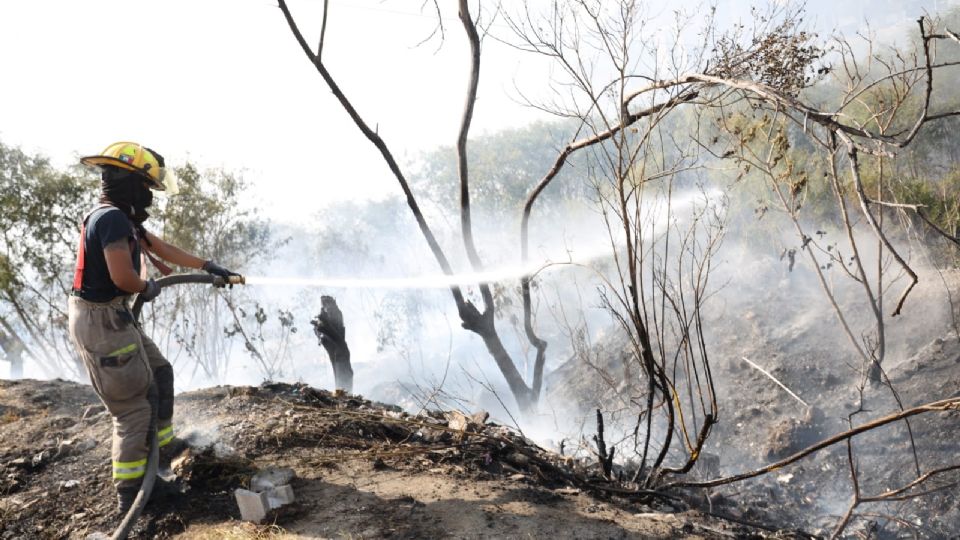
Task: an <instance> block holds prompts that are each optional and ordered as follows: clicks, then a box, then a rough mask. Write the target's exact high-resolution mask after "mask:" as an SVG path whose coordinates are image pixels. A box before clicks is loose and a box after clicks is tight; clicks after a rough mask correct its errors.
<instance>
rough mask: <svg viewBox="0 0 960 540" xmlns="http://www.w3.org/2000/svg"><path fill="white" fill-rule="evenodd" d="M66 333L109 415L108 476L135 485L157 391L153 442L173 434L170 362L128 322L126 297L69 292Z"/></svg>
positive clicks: (168, 439)
mask: <svg viewBox="0 0 960 540" xmlns="http://www.w3.org/2000/svg"><path fill="white" fill-rule="evenodd" d="M69 314H70V315H69V316H70V338H71V340H73V343H74V345H75V346H76V348H77V352H78V353H79V354H80V357H81V358H82V359H83V363H84V365H85V366H86V368H87V373H88V374H89V375H90V381H91V382H92V383H93V388H94V390H96V392H97V395H98V396H100V399H101V400H102V401H103V404H104V405H105V406H106V407H107V410H108V411H109V412H110V414H111V415H112V416H113V456H112V459H113V480H114V484H115V485H116V486H117V487H118V488H127V487H135V486H139V485H140V483H141V481H142V479H143V475H144V473H145V472H146V468H147V456H148V454H149V446H148V444H147V443H148V437H147V435H148V431H149V428H150V416H151V403H150V401H149V400H148V397H147V393H148V390H149V388H150V385H151V384H153V383H156V387H157V391H158V399H157V401H156V406H157V442H158V444H159V445H160V446H161V447H162V446H165V445H167V444H169V443H170V442H171V441H172V440H173V438H174V433H173V423H172V420H173V368H172V367H171V366H170V363H169V362H167V359H166V358H164V357H163V354H161V353H160V349H158V348H157V345H156V344H155V343H154V342H153V340H151V339H150V338H149V337H147V336H146V335H144V333H143V331H142V330H140V328H138V327H137V326H136V325H135V324H134V323H133V316H132V314H131V313H130V310H129V309H128V308H127V305H126V297H117V298H115V299H114V300H112V301H110V302H105V303H97V302H88V301H86V300H83V299H82V298H79V297H76V296H71V297H70V301H69Z"/></svg>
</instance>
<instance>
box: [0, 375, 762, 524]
mask: <svg viewBox="0 0 960 540" xmlns="http://www.w3.org/2000/svg"><path fill="white" fill-rule="evenodd" d="M452 418H455V420H454V421H453V422H448V419H447V417H445V416H444V415H443V414H439V413H435V414H432V415H423V416H417V417H411V416H409V415H406V414H404V413H401V412H399V410H398V409H396V408H393V407H387V406H381V405H377V404H373V403H370V402H367V401H364V400H362V399H361V398H359V397H356V396H339V395H331V394H329V393H327V392H323V391H318V390H315V389H312V388H310V387H306V386H299V385H284V384H265V385H263V386H260V387H242V388H228V387H217V388H211V389H206V390H201V391H197V392H190V393H187V394H182V395H180V396H178V398H177V413H176V423H177V425H179V426H184V428H185V433H186V436H187V438H188V439H189V440H190V441H191V445H192V449H191V450H190V451H189V454H187V455H185V457H186V459H184V460H183V461H182V463H181V464H180V468H179V469H178V472H179V474H180V475H181V478H182V479H183V480H182V483H183V485H184V489H185V492H184V493H183V494H181V495H180V496H178V497H174V498H167V499H163V500H160V501H156V502H151V505H150V506H148V509H147V512H146V513H145V515H144V517H142V518H141V520H140V522H139V523H138V526H137V528H136V530H135V534H134V536H135V537H136V538H169V537H180V538H211V539H212V538H263V537H283V538H386V537H389V538H531V537H543V538H679V537H684V538H762V537H769V536H771V534H770V533H767V532H765V531H764V530H763V529H759V528H753V527H750V526H745V525H741V524H737V523H733V522H730V521H723V520H720V519H718V518H714V517H711V516H707V515H704V514H702V513H699V512H697V511H694V510H684V509H685V508H686V506H685V505H684V504H683V503H682V502H674V503H671V504H667V503H664V502H658V501H651V502H649V503H648V505H645V504H640V503H638V502H629V501H625V500H616V499H606V500H601V499H597V498H594V497H593V496H591V495H588V494H587V493H584V492H583V491H582V490H581V489H579V488H577V487H576V486H577V485H581V486H582V484H578V482H579V481H577V480H575V478H581V479H582V478H589V476H590V467H589V466H587V464H582V463H576V462H573V461H572V460H569V459H566V458H564V457H563V456H559V455H556V454H551V453H549V452H546V451H544V450H542V449H540V448H537V447H535V446H533V445H531V444H530V443H528V442H527V441H526V440H524V439H523V438H522V437H520V436H518V435H517V434H515V433H513V432H511V431H510V430H508V429H505V428H503V427H500V426H496V425H492V424H485V425H481V424H478V423H477V422H476V420H479V419H473V420H469V419H465V418H463V417H462V416H455V415H454V416H452ZM464 420H466V422H464ZM457 421H460V422H461V423H463V424H465V428H464V429H455V428H458V427H459V426H457V424H456V422H457ZM448 424H449V426H448ZM451 426H452V427H451ZM110 430H111V425H110V418H109V416H108V415H107V414H106V413H105V412H104V410H103V407H102V406H101V405H100V404H99V402H98V401H97V398H96V396H95V395H94V394H93V392H92V390H91V389H90V388H89V387H88V386H84V385H79V384H75V383H71V382H64V381H44V382H38V381H30V380H22V381H0V539H3V540H7V539H19V538H23V539H27V538H85V537H86V536H87V535H88V534H89V533H91V532H94V531H109V530H112V528H113V527H114V526H115V524H116V523H117V516H116V515H115V512H114V510H113V506H114V497H113V490H112V486H111V485H110V482H109V480H108V475H109V442H108V441H109V434H110ZM270 465H274V466H285V467H291V468H293V469H294V470H295V472H296V474H297V479H296V480H295V481H294V483H293V487H294V490H295V492H296V495H297V498H298V500H297V502H296V503H294V504H292V505H289V506H285V507H283V508H281V509H279V510H277V511H275V512H274V513H273V514H272V515H271V516H270V518H269V519H270V521H271V523H272V524H273V526H272V525H270V524H267V525H262V526H259V527H255V526H252V525H248V524H243V523H241V522H239V521H238V519H239V511H238V510H237V508H236V505H235V504H234V501H233V495H232V493H233V490H234V489H235V488H237V487H241V486H244V485H245V484H246V483H247V482H249V478H250V475H251V473H252V472H253V471H255V470H257V469H260V468H264V467H267V466H270Z"/></svg>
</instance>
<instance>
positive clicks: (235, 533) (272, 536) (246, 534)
mask: <svg viewBox="0 0 960 540" xmlns="http://www.w3.org/2000/svg"><path fill="white" fill-rule="evenodd" d="M187 535H188V536H189V538H191V539H193V540H290V539H293V538H298V537H297V536H296V535H292V534H288V533H287V531H285V530H283V527H280V526H279V525H256V524H254V523H246V522H237V521H235V522H232V523H227V524H222V525H210V526H202V527H191V528H190V529H189V530H188V531H187V532H186V534H185V535H182V536H181V537H182V538H186V537H187Z"/></svg>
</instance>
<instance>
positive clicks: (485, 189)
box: [412, 122, 589, 220]
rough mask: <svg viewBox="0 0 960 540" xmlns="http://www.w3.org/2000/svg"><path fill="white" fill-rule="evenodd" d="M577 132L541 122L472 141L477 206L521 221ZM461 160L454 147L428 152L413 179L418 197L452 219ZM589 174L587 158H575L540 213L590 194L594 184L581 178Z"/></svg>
mask: <svg viewBox="0 0 960 540" xmlns="http://www.w3.org/2000/svg"><path fill="white" fill-rule="evenodd" d="M572 134H573V128H572V127H571V125H570V124H567V123H545V122H538V123H535V124H531V125H529V126H527V127H523V128H519V129H511V130H504V131H498V132H496V133H492V134H489V135H483V136H480V137H476V138H474V139H471V140H470V144H469V145H468V147H467V148H468V153H469V172H470V204H471V208H474V209H476V210H478V211H480V212H485V213H488V214H489V215H492V216H497V217H498V219H510V218H511V217H515V218H516V219H517V220H519V218H520V215H521V211H522V209H523V204H524V202H525V201H526V198H527V195H529V193H530V191H531V190H533V188H534V187H535V186H536V185H537V183H538V182H539V181H540V180H541V179H542V178H543V177H544V175H546V174H547V172H548V170H549V168H550V166H551V165H553V163H554V161H555V160H556V158H557V156H558V155H559V154H560V152H561V150H563V148H564V147H565V146H566V145H567V144H568V143H569V142H570V138H571V135H572ZM456 156H457V154H456V150H455V149H454V148H453V147H450V146H443V147H440V148H437V149H436V150H432V151H430V152H427V153H425V154H423V155H422V156H421V166H420V169H419V170H418V171H417V173H416V174H414V175H413V176H412V183H413V185H414V186H415V189H416V191H417V192H418V194H419V193H422V194H424V196H425V197H426V198H427V199H428V200H430V201H432V202H433V203H434V204H436V205H438V206H439V207H440V208H441V209H443V210H444V211H445V212H447V213H451V214H452V215H457V214H458V212H459V208H460V180H459V176H458V174H457V157H456ZM583 174H584V171H583V159H582V158H581V157H580V156H579V155H575V156H573V157H572V158H571V159H569V160H568V161H567V163H566V165H565V166H564V169H563V170H562V171H561V172H560V174H559V175H558V177H557V178H555V179H554V180H553V183H552V184H551V186H550V187H549V188H548V189H547V190H546V191H545V192H544V193H543V195H542V196H541V198H540V199H539V202H538V209H541V210H540V211H541V212H547V213H549V212H551V211H553V209H554V208H555V207H556V206H557V205H556V204H555V203H557V202H558V201H560V200H563V199H567V198H571V197H578V196H583V195H584V194H586V193H588V192H589V186H587V185H586V183H585V182H583V181H580V180H577V176H578V175H583Z"/></svg>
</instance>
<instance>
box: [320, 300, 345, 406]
mask: <svg viewBox="0 0 960 540" xmlns="http://www.w3.org/2000/svg"><path fill="white" fill-rule="evenodd" d="M320 306H321V307H320V314H319V315H317V316H316V317H314V318H313V320H311V321H310V324H312V325H313V333H314V334H316V336H317V339H319V340H320V345H321V346H323V348H324V350H326V351H327V356H329V357H330V364H331V365H332V366H333V377H334V381H335V383H336V387H337V389H338V390H344V391H345V392H348V393H350V392H353V368H352V367H351V366H350V348H349V347H348V346H347V337H346V334H347V329H346V327H345V326H344V324H343V313H341V312H340V307H339V306H337V301H336V300H335V299H334V298H333V297H332V296H321V297H320Z"/></svg>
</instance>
